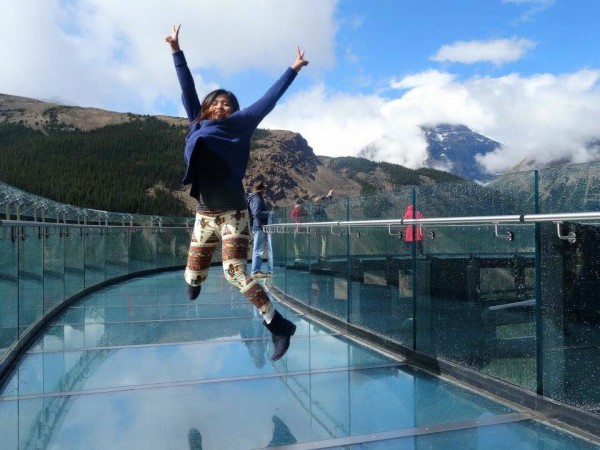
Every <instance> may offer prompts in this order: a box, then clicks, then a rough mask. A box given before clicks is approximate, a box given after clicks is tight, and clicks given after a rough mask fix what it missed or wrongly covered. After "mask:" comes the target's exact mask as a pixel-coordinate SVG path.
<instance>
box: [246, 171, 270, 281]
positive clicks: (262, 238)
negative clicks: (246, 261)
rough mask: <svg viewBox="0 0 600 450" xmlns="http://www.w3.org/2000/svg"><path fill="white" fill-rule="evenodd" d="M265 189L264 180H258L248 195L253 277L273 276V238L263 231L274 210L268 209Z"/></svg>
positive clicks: (251, 273)
mask: <svg viewBox="0 0 600 450" xmlns="http://www.w3.org/2000/svg"><path fill="white" fill-rule="evenodd" d="M264 191H265V184H264V183H263V182H262V181H258V182H257V183H255V184H254V186H253V187H252V193H251V194H250V195H248V209H249V210H250V213H251V217H252V235H253V237H254V246H253V249H252V269H251V270H250V275H251V276H252V278H265V277H272V276H273V248H272V247H271V240H270V239H267V238H268V237H269V236H267V233H265V232H264V231H263V225H267V224H268V223H269V221H270V220H269V219H270V217H271V215H272V214H273V211H269V210H268V209H267V205H266V204H265V199H264V198H263V192H264ZM265 244H267V273H266V274H265V273H263V272H261V270H260V269H261V267H262V263H263V252H264V250H265Z"/></svg>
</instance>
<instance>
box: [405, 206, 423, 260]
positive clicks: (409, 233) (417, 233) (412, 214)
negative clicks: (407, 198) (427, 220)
mask: <svg viewBox="0 0 600 450" xmlns="http://www.w3.org/2000/svg"><path fill="white" fill-rule="evenodd" d="M404 218H405V219H422V218H423V214H421V212H420V211H415V209H414V206H413V205H412V204H410V205H408V207H407V208H406V212H405V213H404ZM424 239H425V236H423V231H422V230H421V227H420V226H418V225H408V226H407V227H406V230H404V245H406V248H409V249H410V247H411V246H412V245H413V242H416V246H417V254H418V255H422V254H423V240H424Z"/></svg>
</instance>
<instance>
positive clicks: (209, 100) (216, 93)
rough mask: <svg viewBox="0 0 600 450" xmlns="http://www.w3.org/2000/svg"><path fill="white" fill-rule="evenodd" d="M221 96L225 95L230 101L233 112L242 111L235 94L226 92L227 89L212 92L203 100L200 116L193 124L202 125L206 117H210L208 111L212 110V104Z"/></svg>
mask: <svg viewBox="0 0 600 450" xmlns="http://www.w3.org/2000/svg"><path fill="white" fill-rule="evenodd" d="M219 95H224V96H225V97H227V100H229V103H230V104H231V107H232V109H233V112H236V111H239V110H240V104H239V102H238V99H237V97H236V96H235V95H234V94H233V92H230V91H226V90H225V89H217V90H216V91H212V92H210V93H209V94H207V95H206V97H204V100H202V106H201V107H200V114H198V117H196V118H195V119H194V121H193V122H192V123H195V124H196V123H200V122H202V121H203V120H204V119H206V117H207V116H208V110H209V108H210V104H211V103H212V102H213V100H214V99H215V98H217V97H218V96H219Z"/></svg>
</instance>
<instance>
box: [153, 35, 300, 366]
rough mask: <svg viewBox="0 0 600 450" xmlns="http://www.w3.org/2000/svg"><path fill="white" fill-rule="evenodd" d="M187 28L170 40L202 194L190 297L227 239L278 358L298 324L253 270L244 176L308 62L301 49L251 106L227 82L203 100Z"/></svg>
mask: <svg viewBox="0 0 600 450" xmlns="http://www.w3.org/2000/svg"><path fill="white" fill-rule="evenodd" d="M179 30H180V25H174V26H173V30H172V32H171V34H170V35H167V36H165V41H166V42H167V44H168V45H169V47H170V49H171V52H172V54H173V60H174V63H175V70H176V73H177V78H178V80H179V84H180V87H181V90H182V101H183V106H184V108H185V111H186V114H187V118H188V120H189V124H190V131H189V133H188V134H187V136H186V139H185V151H184V159H185V162H186V171H185V176H184V179H183V183H184V184H189V183H191V185H192V186H191V190H190V195H191V196H192V197H194V198H195V199H196V200H197V201H198V206H197V212H196V221H195V225H194V231H193V233H192V237H191V243H190V249H189V253H188V261H187V266H186V269H185V274H184V277H185V281H186V283H187V284H188V296H189V298H190V300H194V299H196V298H197V297H198V295H199V294H200V288H201V285H202V282H203V281H204V280H205V279H206V276H207V274H208V269H209V266H210V262H211V259H212V256H213V253H214V250H215V248H216V247H217V245H218V243H219V242H221V245H222V260H223V271H224V274H225V278H226V279H227V281H229V283H231V284H232V285H233V286H235V287H236V288H237V289H239V291H240V292H241V293H242V294H243V295H244V296H245V297H246V298H248V300H249V301H250V302H251V303H252V304H253V305H254V306H255V307H256V308H257V309H258V310H259V311H260V313H261V315H262V318H263V320H264V325H265V326H266V327H267V329H268V330H269V331H270V332H271V335H272V338H273V345H274V350H273V354H272V355H271V359H272V360H273V361H275V360H277V359H279V358H281V357H282V356H283V355H284V354H285V352H286V351H287V350H288V348H289V345H290V337H291V336H292V335H293V334H294V333H295V331H296V326H295V325H294V324H293V323H292V322H290V321H289V320H287V319H285V318H284V317H283V316H282V315H281V314H280V313H279V312H278V311H276V310H275V308H274V306H273V304H272V303H271V300H270V299H269V297H268V296H267V294H266V293H265V291H264V289H263V288H262V286H261V285H260V284H259V283H258V282H257V281H256V280H253V279H252V277H250V276H248V275H247V267H246V266H247V262H246V258H247V255H248V240H249V227H248V217H247V206H246V195H245V192H244V186H243V183H242V180H243V178H244V175H245V174H246V169H247V166H248V159H249V156H250V139H251V137H252V134H253V133H254V131H255V130H256V128H257V127H258V125H259V124H260V122H261V121H262V120H263V119H264V118H265V116H266V115H267V114H269V113H270V112H271V111H272V110H273V108H275V105H276V103H277V101H278V100H279V99H280V98H281V96H282V95H283V94H284V93H285V91H286V90H287V89H288V87H289V86H290V85H291V84H292V82H293V81H294V79H295V78H296V76H297V75H298V72H300V70H301V69H302V68H303V67H304V66H306V65H307V64H308V61H306V60H305V59H304V52H303V51H301V50H300V48H298V49H297V52H296V59H295V60H294V62H293V64H292V65H291V67H288V68H287V69H286V70H285V72H284V73H283V75H282V76H281V78H279V80H277V81H276V82H275V84H273V86H271V88H270V89H269V90H267V92H266V93H265V94H264V95H263V96H262V97H261V98H260V99H258V100H257V101H256V102H254V103H253V104H252V105H250V106H248V107H247V108H244V109H240V106H239V103H238V101H237V98H236V97H235V95H233V93H231V92H229V91H226V90H224V89H217V90H215V91H213V92H210V93H209V94H208V95H207V96H206V97H204V99H203V100H202V102H200V100H199V98H198V94H197V93H196V87H195V84H194V79H193V77H192V74H191V72H190V69H189V68H188V65H187V62H186V59H185V56H184V54H183V52H182V51H181V48H180V45H179Z"/></svg>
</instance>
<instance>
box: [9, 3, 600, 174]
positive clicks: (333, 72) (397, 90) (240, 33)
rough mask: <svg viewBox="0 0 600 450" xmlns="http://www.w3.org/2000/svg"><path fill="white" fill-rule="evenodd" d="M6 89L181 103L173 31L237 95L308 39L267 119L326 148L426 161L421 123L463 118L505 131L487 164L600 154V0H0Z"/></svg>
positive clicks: (198, 63)
mask: <svg viewBox="0 0 600 450" xmlns="http://www.w3.org/2000/svg"><path fill="white" fill-rule="evenodd" d="M0 4H1V5H2V14H1V15H0V37H2V38H3V39H2V40H3V42H4V45H3V46H2V48H1V49H0V56H1V58H2V61H3V62H4V64H3V66H4V67H3V71H2V73H0V93H4V94H11V95H20V96H25V97H32V98H37V99H43V100H51V101H55V102H60V103H65V104H73V105H79V106H86V107H97V108H103V109H109V110H114V111H121V112H133V113H140V114H166V115H175V116H183V110H182V107H181V105H180V102H179V90H178V86H177V82H176V79H175V74H174V70H173V67H172V62H171V56H170V53H169V51H168V48H167V45H166V44H165V43H164V40H163V39H164V35H165V34H167V33H169V32H170V29H171V26H172V24H174V23H179V22H181V23H182V26H181V34H180V39H181V45H182V48H183V50H184V51H185V52H186V56H187V59H188V62H189V63H190V66H191V67H192V70H193V73H194V76H195V80H196V86H197V90H198V92H199V95H200V96H202V95H204V94H205V93H206V92H208V91H209V90H212V89H214V88H217V87H225V88H228V89H231V90H232V91H234V92H235V93H236V94H237V95H238V97H239V99H240V103H241V104H242V107H243V106H244V105H248V104H249V103H251V102H252V101H253V100H255V99H256V98H257V97H258V96H260V95H261V94H262V93H263V92H264V91H265V90H266V89H267V88H268V87H269V86H270V84H271V83H272V82H273V81H274V80H275V79H276V78H277V77H278V76H279V74H280V73H281V72H282V71H283V69H284V68H285V67H287V66H288V65H289V64H291V62H292V61H293V59H294V51H295V46H296V45H300V46H301V47H302V48H303V49H305V50H306V59H308V60H309V61H310V65H309V66H308V67H307V68H305V69H304V70H303V71H302V72H301V74H300V76H299V77H298V79H297V80H296V82H294V84H293V85H292V87H291V88H290V89H289V91H288V92H287V93H286V95H285V96H284V98H283V99H282V100H281V101H280V104H279V105H278V107H277V108H276V109H275V111H274V112H273V113H271V114H270V115H269V116H268V117H267V118H266V119H265V121H264V122H263V124H262V125H261V126H263V127H265V128H272V129H288V130H292V131H297V132H299V133H301V134H302V135H303V136H304V137H305V138H306V139H307V141H308V143H309V145H311V146H312V147H313V149H314V151H315V153H316V154H319V155H329V156H346V155H358V154H359V153H360V151H361V149H363V148H365V147H367V146H369V148H370V149H375V151H374V158H375V159H378V160H385V161H391V162H396V163H400V164H404V165H406V166H409V167H419V166H420V165H421V164H422V163H423V160H424V158H425V157H426V152H425V151H426V142H425V140H424V138H423V134H422V132H421V129H420V127H421V126H422V125H434V124H436V123H457V124H458V123H460V124H463V125H466V126H468V127H470V128H471V129H473V130H475V131H477V132H480V133H482V134H484V135H486V136H488V137H490V138H492V139H495V140H497V141H499V142H501V143H502V147H501V148H500V149H499V150H497V151H496V152H494V153H492V154H488V155H485V156H483V157H482V158H481V159H480V162H481V163H482V165H483V166H484V167H485V168H486V169H487V170H488V171H490V172H493V173H497V172H502V171H506V170H510V169H511V168H512V167H514V166H515V165H517V164H519V163H523V162H524V161H525V162H526V161H528V160H536V161H538V162H540V163H545V162H549V161H553V160H558V159H561V160H567V161H571V162H585V161H590V160H595V159H599V155H600V154H599V150H598V147H597V146H590V145H589V143H590V142H592V141H593V140H594V139H595V138H598V137H600V120H599V119H600V101H599V100H600V90H599V88H600V81H599V80H600V52H598V51H597V49H598V48H599V47H600V46H599V44H600V31H598V30H599V29H600V27H598V26H597V24H596V23H594V22H595V21H596V20H597V18H598V17H600V1H598V0H485V1H483V0H454V1H451V0H446V1H443V0H435V1H434V0H369V1H366V0H210V1H206V0H195V1H189V0H170V1H169V2H159V1H157V0H128V1H117V0H45V1H44V2H38V1H36V0H19V1H13V0H0Z"/></svg>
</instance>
